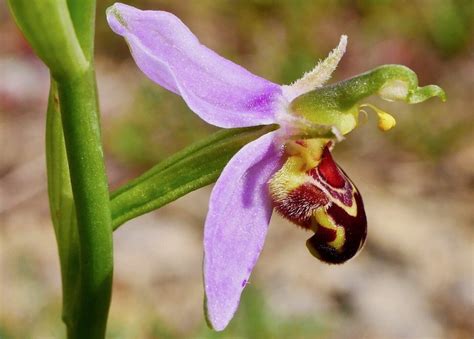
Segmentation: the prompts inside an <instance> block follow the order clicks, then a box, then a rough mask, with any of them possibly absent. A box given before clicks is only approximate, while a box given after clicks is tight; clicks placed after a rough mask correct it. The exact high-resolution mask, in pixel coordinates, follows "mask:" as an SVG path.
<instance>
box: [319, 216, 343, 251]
mask: <svg viewBox="0 0 474 339" xmlns="http://www.w3.org/2000/svg"><path fill="white" fill-rule="evenodd" d="M313 217H314V219H315V221H316V222H317V223H313V225H312V229H313V231H314V232H315V233H316V232H317V230H318V227H324V228H328V229H331V230H334V231H336V238H335V239H334V240H333V241H330V242H328V245H330V246H332V247H333V248H335V249H336V250H341V249H342V246H344V243H345V241H346V231H345V229H344V227H342V226H338V225H337V224H336V223H335V222H334V220H333V219H332V218H331V216H330V215H328V214H327V212H326V210H325V209H324V208H323V207H319V208H317V209H316V210H315V211H314V212H313Z"/></svg>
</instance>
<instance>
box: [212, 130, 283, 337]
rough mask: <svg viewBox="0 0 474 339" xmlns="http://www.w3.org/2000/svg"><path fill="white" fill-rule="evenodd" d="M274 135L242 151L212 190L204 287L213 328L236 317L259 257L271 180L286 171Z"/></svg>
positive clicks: (267, 219) (232, 160) (227, 167)
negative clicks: (278, 173) (275, 175)
mask: <svg viewBox="0 0 474 339" xmlns="http://www.w3.org/2000/svg"><path fill="white" fill-rule="evenodd" d="M274 133H275V132H272V133H269V134H266V135H264V136H262V137H260V138H259V139H257V140H255V141H253V142H251V143H249V144H247V145H246V146H245V147H243V148H242V149H241V150H240V151H239V152H238V153H237V154H236V155H235V156H234V157H233V158H232V159H231V161H230V162H229V163H228V164H227V166H226V167H225V168H224V171H223V172H222V174H221V176H220V177H219V179H218V180H217V182H216V185H215V186H214V189H213V191H212V195H211V200H210V203H209V212H208V214H207V219H206V226H205V230H204V289H205V293H206V301H205V302H206V310H207V312H206V313H207V314H206V316H207V319H208V322H209V324H210V325H211V326H212V327H213V328H214V329H215V330H218V331H219V330H223V329H224V328H225V327H226V326H227V324H228V323H229V321H230V320H231V319H232V317H233V315H234V313H235V311H236V310H237V306H238V304H239V300H240V294H241V293H242V290H243V289H244V287H245V285H246V284H247V282H248V280H249V277H250V273H251V272H252V269H253V267H254V266H255V263H256V261H257V259H258V256H259V255H260V251H261V250H262V247H263V242H264V241H265V236H266V234H267V228H268V223H269V221H270V217H271V214H272V203H271V200H270V196H269V192H268V185H267V183H268V180H269V179H270V177H271V176H272V175H273V173H275V172H276V171H277V170H278V169H279V168H280V167H281V160H280V159H281V155H280V152H279V150H278V149H276V147H275V145H274V143H273V139H274Z"/></svg>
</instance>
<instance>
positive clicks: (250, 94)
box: [107, 3, 281, 128]
mask: <svg viewBox="0 0 474 339" xmlns="http://www.w3.org/2000/svg"><path fill="white" fill-rule="evenodd" d="M107 20H108V22H109V25H110V27H111V28H112V30H113V31H114V32H115V33H117V34H119V35H121V36H123V37H124V38H125V39H126V40H127V42H128V44H129V47H130V50H131V52H132V55H133V58H134V59H135V62H136V63H137V65H138V67H139V68H140V69H141V70H142V71H143V72H144V73H145V74H146V75H147V76H148V77H149V78H150V79H151V80H153V81H155V82H156V83H158V84H159V85H161V86H163V87H164V88H166V89H168V90H170V91H172V92H175V93H176V94H179V95H181V96H182V97H183V99H184V100H185V101H186V103H187V104H188V106H189V107H190V108H191V110H193V111H194V112H195V113H196V114H198V115H199V116H200V117H201V118H202V119H203V120H205V121H207V122H208V123H210V124H213V125H216V126H219V127H224V128H230V127H245V126H255V125H266V124H271V123H274V122H275V118H274V112H275V109H274V106H275V101H276V99H277V98H278V97H279V96H280V95H281V88H280V86H279V85H276V84H274V83H272V82H269V81H267V80H265V79H263V78H260V77H258V76H256V75H253V74H252V73H250V72H249V71H247V70H246V69H244V68H243V67H241V66H239V65H236V64H234V63H233V62H231V61H229V60H226V59H224V58H223V57H221V56H219V55H218V54H216V53H215V52H213V51H212V50H210V49H209V48H207V47H205V46H203V45H201V43H200V42H199V40H198V39H197V38H196V36H194V34H193V33H191V31H190V30H189V29H188V28H187V27H186V26H185V25H184V24H183V23H182V22H181V20H179V19H178V18H177V17H176V16H174V15H173V14H171V13H168V12H163V11H141V10H138V9H136V8H134V7H130V6H127V5H124V4H120V3H116V4H115V5H113V6H112V7H110V8H109V9H108V10H107Z"/></svg>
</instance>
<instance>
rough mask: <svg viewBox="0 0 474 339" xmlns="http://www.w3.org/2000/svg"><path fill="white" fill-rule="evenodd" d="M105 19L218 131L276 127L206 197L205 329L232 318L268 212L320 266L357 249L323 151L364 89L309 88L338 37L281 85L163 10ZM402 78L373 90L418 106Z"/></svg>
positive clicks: (351, 217) (344, 187)
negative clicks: (348, 94) (304, 236)
mask: <svg viewBox="0 0 474 339" xmlns="http://www.w3.org/2000/svg"><path fill="white" fill-rule="evenodd" d="M107 19H108V22H109V25H110V27H111V28H112V30H113V31H114V32H115V33H117V34H119V35H121V36H123V37H124V38H125V39H126V41H127V43H128V45H129V48H130V50H131V53H132V55H133V58H134V59H135V62H136V63H137V65H138V67H139V68H140V69H141V70H142V71H143V72H144V73H145V74H146V75H147V76H148V77H149V78H150V79H151V80H153V81H154V82H156V83H157V84H159V85H161V86H162V87H164V88H166V89H168V90H169V91H172V92H174V93H176V94H178V95H180V96H181V97H182V98H183V99H184V101H185V102H186V103H187V105H188V106H189V108H190V109H191V110H192V111H193V112H194V113H196V114H197V115H199V117H201V118H202V119H203V120H205V121H207V122H208V123H210V124H212V125H215V126H218V127H222V128H236V127H247V126H258V125H272V124H276V125H278V127H279V128H278V129H277V130H274V131H272V132H269V133H267V134H265V135H263V136H262V137H260V138H259V139H257V140H255V141H253V142H250V143H249V144H247V145H246V146H244V147H243V148H242V149H241V150H240V151H239V152H238V153H237V154H236V155H235V156H234V157H233V158H232V159H231V160H230V161H229V163H228V164H227V166H226V167H225V168H224V170H223V171H222V174H221V175H220V177H219V179H218V180H217V182H216V184H215V186H214V189H213V191H212V194H211V198H210V202H209V211H208V214H207V218H206V223H205V229H204V265H203V270H204V289H205V308H206V316H207V319H208V323H209V324H210V326H212V327H213V328H214V329H216V330H222V329H224V328H225V327H226V326H227V324H228V323H229V321H230V320H231V318H232V317H233V315H234V313H235V311H236V309H237V307H238V304H239V300H240V295H241V293H242V290H243V289H244V287H245V286H246V284H247V282H248V280H249V277H250V274H251V272H252V269H253V267H254V266H255V264H256V261H257V259H258V257H259V255H260V252H261V250H262V247H263V243H264V241H265V236H266V234H267V229H268V225H269V222H270V218H271V215H272V211H273V209H275V210H276V211H278V212H279V213H280V214H282V215H283V216H284V217H285V218H287V219H288V220H290V221H292V222H293V223H295V224H297V225H299V226H301V227H303V228H305V229H309V230H312V231H313V232H314V236H312V237H311V238H310V239H309V240H308V241H307V247H308V249H309V250H310V252H311V253H312V254H313V255H314V256H316V257H318V258H319V259H321V260H323V261H325V262H329V263H342V262H345V261H346V260H348V259H350V258H351V257H353V256H354V255H355V254H356V253H357V252H358V251H359V250H360V249H361V248H362V246H363V244H364V241H365V238H366V232H367V221H366V217H365V212H364V206H363V203H362V198H361V195H360V194H359V192H358V190H357V189H356V187H355V185H354V184H353V183H352V181H351V180H350V179H349V178H348V177H347V175H346V174H345V173H344V172H343V171H342V170H341V169H340V168H339V167H338V166H337V164H336V163H335V162H334V160H333V159H332V156H331V153H330V149H331V148H332V147H333V145H334V144H335V142H336V141H339V140H341V139H342V138H343V136H344V135H345V134H347V133H349V132H350V131H351V130H353V129H354V128H355V127H356V126H357V123H358V114H359V111H360V110H361V107H367V105H365V106H364V105H362V106H358V105H356V102H357V101H358V100H359V99H360V98H361V97H364V96H367V95H370V94H371V93H368V92H367V93H365V94H364V93H362V94H361V95H359V96H356V99H354V100H353V101H350V100H348V99H347V100H346V98H345V97H341V98H339V97H335V98H333V97H331V95H333V94H334V93H336V92H337V90H338V88H337V85H334V86H336V87H333V88H329V89H328V90H327V91H325V90H322V91H320V92H317V90H318V89H321V88H323V87H322V86H323V84H324V83H325V82H326V81H327V80H328V79H329V78H330V76H331V74H332V72H333V71H334V70H335V68H336V66H337V64H338V62H339V61H340V59H341V57H342V55H343V54H344V52H345V48H346V43H347V38H346V37H345V36H342V37H341V40H340V43H339V45H338V47H337V48H336V49H335V50H334V51H333V52H332V53H331V54H330V55H329V56H328V57H327V58H326V59H325V60H324V61H322V62H320V63H319V64H318V65H317V66H316V67H315V68H314V69H313V70H312V71H311V72H308V73H306V74H305V75H304V76H303V78H301V79H300V80H297V81H296V82H295V83H293V84H291V85H288V86H287V85H283V86H281V85H278V84H275V83H273V82H270V81H268V80H265V79H263V78H260V77H258V76H256V75H254V74H252V73H250V72H249V71H247V70H246V69H244V68H242V67H241V66H239V65H236V64H234V63H233V62H231V61H229V60H227V59H225V58H223V57H221V56H219V55H218V54H216V53H215V52H213V51H212V50H210V49H208V48H207V47H205V46H204V45H202V44H201V43H200V42H199V40H198V39H197V38H196V37H195V36H194V35H193V33H192V32H191V31H190V30H189V29H188V28H187V27H186V26H185V25H184V24H183V23H182V22H181V21H180V20H179V19H178V18H177V17H176V16H174V15H173V14H171V13H167V12H163V11H141V10H138V9H136V8H133V7H130V6H127V5H124V4H119V3H117V4H115V5H114V6H112V7H111V8H109V9H108V11H107ZM400 67H402V66H400ZM403 79H405V78H403ZM407 79H408V78H407ZM404 81H405V80H402V81H398V80H397V81H393V82H390V81H387V82H386V83H382V84H381V85H380V86H379V90H378V92H377V93H378V94H379V95H380V96H382V97H383V98H385V99H387V100H406V101H407V102H410V100H411V101H412V102H419V101H422V100H424V99H421V97H420V96H416V95H414V94H413V93H414V92H413V91H412V88H411V87H413V86H415V87H416V84H411V83H409V81H411V78H410V79H408V80H407V81H406V83H405V82H404ZM412 85H413V86H412ZM367 86H368V85H367ZM359 87H360V86H359ZM324 88H326V87H324ZM361 88H362V87H361ZM357 90H359V89H357ZM361 90H362V89H361ZM315 91H316V92H317V93H316V92H315ZM331 91H332V92H331ZM372 92H373V91H372ZM412 92H413V93H412ZM314 93H316V94H314ZM328 93H329V94H328ZM412 94H413V95H412ZM315 95H318V96H319V97H318V98H319V99H321V100H319V99H318V100H319V101H318V100H316V99H315V98H316V96H315ZM410 96H411V97H410ZM338 100H339V101H338ZM369 107H371V108H374V107H373V106H369ZM374 109H375V110H376V112H377V114H378V115H379V119H380V120H379V121H380V122H379V126H380V127H381V128H382V129H384V130H387V129H389V128H391V127H392V126H393V125H394V124H395V121H394V119H393V118H392V117H391V116H390V115H388V114H387V113H385V112H382V111H380V110H378V109H376V108H374Z"/></svg>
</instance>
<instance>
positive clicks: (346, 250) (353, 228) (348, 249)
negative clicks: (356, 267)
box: [307, 191, 367, 264]
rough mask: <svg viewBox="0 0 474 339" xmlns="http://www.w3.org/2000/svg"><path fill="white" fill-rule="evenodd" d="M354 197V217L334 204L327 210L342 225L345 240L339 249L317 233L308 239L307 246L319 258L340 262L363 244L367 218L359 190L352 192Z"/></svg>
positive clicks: (349, 256)
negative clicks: (355, 207)
mask: <svg viewBox="0 0 474 339" xmlns="http://www.w3.org/2000/svg"><path fill="white" fill-rule="evenodd" d="M354 198H355V202H356V204H357V214H356V216H355V217H353V216H351V215H349V214H348V213H347V212H346V210H344V209H343V208H341V207H339V206H337V205H336V204H332V205H331V206H330V207H329V208H328V210H327V212H328V214H329V215H330V216H331V217H332V218H333V219H334V221H335V223H336V224H337V225H338V226H342V227H344V230H345V242H344V245H343V246H342V248H341V249H339V250H337V249H335V248H334V247H332V246H330V245H328V241H326V239H324V237H319V236H318V233H316V234H315V235H314V236H312V237H311V238H309V239H308V241H307V246H308V247H311V248H312V249H313V250H314V251H312V252H314V253H317V257H318V258H319V259H320V260H322V261H325V262H327V263H330V264H342V263H343V262H345V261H347V260H349V259H350V258H352V257H353V256H354V255H356V254H357V252H359V250H360V249H361V248H362V246H363V245H364V243H365V239H366V237H367V218H366V215H365V210H364V204H363V202H362V197H361V195H360V194H359V192H357V191H356V192H355V193H354ZM318 230H319V229H318Z"/></svg>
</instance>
